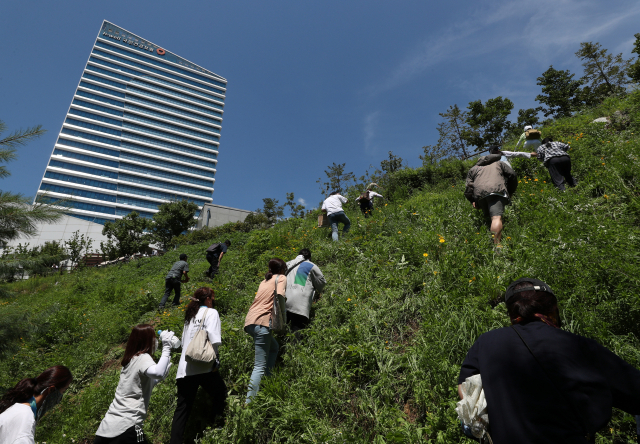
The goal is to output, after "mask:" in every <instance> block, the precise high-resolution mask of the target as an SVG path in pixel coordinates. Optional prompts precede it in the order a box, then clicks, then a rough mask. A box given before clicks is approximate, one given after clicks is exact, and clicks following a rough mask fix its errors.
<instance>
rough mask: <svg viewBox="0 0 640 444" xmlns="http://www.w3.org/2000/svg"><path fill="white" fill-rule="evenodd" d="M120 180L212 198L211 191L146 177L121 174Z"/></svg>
mask: <svg viewBox="0 0 640 444" xmlns="http://www.w3.org/2000/svg"><path fill="white" fill-rule="evenodd" d="M118 179H119V180H121V181H124V182H131V183H138V184H140V185H147V186H150V187H157V188H163V189H165V190H173V191H178V192H180V193H188V194H195V195H196V196H203V197H207V198H209V197H211V191H207V190H201V189H199V188H192V187H189V186H184V185H178V184H175V183H168V182H163V181H161V180H155V179H149V178H146V177H140V176H132V175H129V174H126V173H120V175H119V176H118Z"/></svg>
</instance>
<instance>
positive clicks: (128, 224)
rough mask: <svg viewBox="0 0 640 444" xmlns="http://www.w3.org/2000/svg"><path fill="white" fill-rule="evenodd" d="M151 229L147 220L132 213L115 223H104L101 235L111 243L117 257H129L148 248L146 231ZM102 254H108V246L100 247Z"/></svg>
mask: <svg viewBox="0 0 640 444" xmlns="http://www.w3.org/2000/svg"><path fill="white" fill-rule="evenodd" d="M151 227H152V222H151V220H149V219H146V218H144V217H141V216H140V215H139V214H138V213H137V212H136V211H132V212H131V213H129V214H127V215H126V216H125V217H123V218H122V219H118V220H116V221H115V222H105V224H104V228H103V229H102V234H103V235H105V236H107V239H108V240H109V241H113V242H114V244H115V248H116V249H117V251H118V255H119V256H130V255H132V254H136V253H140V252H143V251H145V250H146V249H147V248H149V243H150V242H151V235H150V234H149V233H148V232H146V230H148V229H150V228H151ZM101 247H103V248H104V249H103V254H105V252H106V253H107V254H108V253H109V251H110V250H109V248H108V245H102V244H101Z"/></svg>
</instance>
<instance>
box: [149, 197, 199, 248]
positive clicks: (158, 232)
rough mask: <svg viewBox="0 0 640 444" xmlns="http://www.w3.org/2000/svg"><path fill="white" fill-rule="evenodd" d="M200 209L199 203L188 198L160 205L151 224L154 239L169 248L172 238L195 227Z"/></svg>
mask: <svg viewBox="0 0 640 444" xmlns="http://www.w3.org/2000/svg"><path fill="white" fill-rule="evenodd" d="M196 211H198V205H197V204H196V203H194V202H190V201H188V200H184V199H183V200H172V201H170V202H165V203H163V204H162V205H160V206H159V207H158V212H157V213H155V214H154V215H153V224H152V226H151V233H152V239H153V241H154V242H156V243H158V244H160V245H162V248H163V249H165V250H167V249H169V246H170V244H171V239H173V238H174V237H175V236H179V235H180V234H182V233H184V232H186V231H188V230H189V229H191V228H193V227H195V225H196V223H197V220H196V219H194V216H195V215H196Z"/></svg>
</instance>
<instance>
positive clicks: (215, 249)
mask: <svg viewBox="0 0 640 444" xmlns="http://www.w3.org/2000/svg"><path fill="white" fill-rule="evenodd" d="M221 250H222V245H221V244H220V242H218V243H217V244H213V245H211V246H210V247H209V248H207V253H214V254H216V253H220V251H221Z"/></svg>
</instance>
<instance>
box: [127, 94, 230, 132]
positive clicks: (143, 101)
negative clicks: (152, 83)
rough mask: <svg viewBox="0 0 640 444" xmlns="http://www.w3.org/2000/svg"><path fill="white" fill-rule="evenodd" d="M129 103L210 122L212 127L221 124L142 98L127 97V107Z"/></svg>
mask: <svg viewBox="0 0 640 444" xmlns="http://www.w3.org/2000/svg"><path fill="white" fill-rule="evenodd" d="M130 102H135V103H140V104H142V105H145V106H149V107H153V108H154V109H161V110H164V111H168V112H170V113H174V114H179V115H181V116H185V117H189V118H191V119H198V120H200V121H203V122H210V123H213V124H214V125H220V124H221V122H220V121H219V120H216V119H212V118H210V117H206V116H202V115H200V114H194V113H192V112H189V111H187V110H184V109H179V108H174V107H173V106H169V105H165V104H162V103H159V102H153V101H151V100H146V99H144V98H142V97H137V96H132V95H129V97H127V105H129V103H130Z"/></svg>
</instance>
